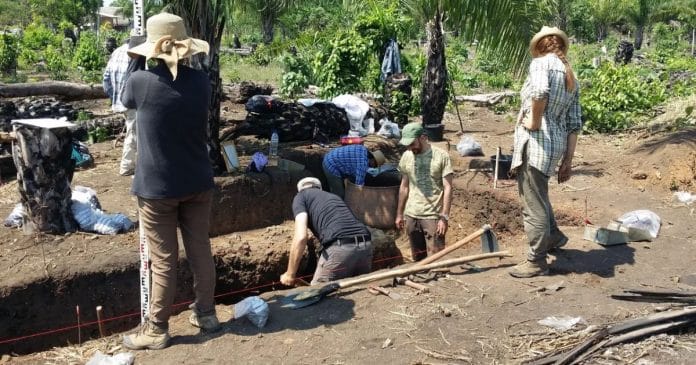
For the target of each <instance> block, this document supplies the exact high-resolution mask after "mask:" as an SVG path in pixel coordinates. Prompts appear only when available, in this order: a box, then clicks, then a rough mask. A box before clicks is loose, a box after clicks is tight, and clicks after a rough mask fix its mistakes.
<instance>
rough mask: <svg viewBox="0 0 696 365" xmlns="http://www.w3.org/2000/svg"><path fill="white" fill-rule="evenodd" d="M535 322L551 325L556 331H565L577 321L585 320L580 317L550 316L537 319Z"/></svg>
mask: <svg viewBox="0 0 696 365" xmlns="http://www.w3.org/2000/svg"><path fill="white" fill-rule="evenodd" d="M537 323H539V324H540V325H542V326H546V327H551V328H553V329H555V330H558V331H567V330H569V329H571V328H573V326H575V325H576V324H578V323H585V320H584V319H583V318H582V317H571V316H559V317H556V316H551V317H546V318H544V319H542V320H539V321H538V322H537Z"/></svg>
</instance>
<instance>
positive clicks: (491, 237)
mask: <svg viewBox="0 0 696 365" xmlns="http://www.w3.org/2000/svg"><path fill="white" fill-rule="evenodd" d="M498 251H500V247H498V238H496V237H495V233H493V232H492V231H491V230H490V229H487V230H486V231H485V232H483V234H482V235H481V252H483V253H491V252H498Z"/></svg>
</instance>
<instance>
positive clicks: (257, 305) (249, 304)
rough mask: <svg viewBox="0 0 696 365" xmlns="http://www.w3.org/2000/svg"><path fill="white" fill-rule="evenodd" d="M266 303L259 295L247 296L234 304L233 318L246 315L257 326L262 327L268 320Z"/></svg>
mask: <svg viewBox="0 0 696 365" xmlns="http://www.w3.org/2000/svg"><path fill="white" fill-rule="evenodd" d="M268 313H269V309H268V303H266V302H265V301H264V300H263V299H261V298H260V297H257V296H254V297H248V298H244V299H242V301H241V302H239V303H237V304H235V305H234V319H239V318H242V317H247V318H248V319H249V321H251V323H253V324H254V325H255V326H256V327H258V328H263V326H265V325H266V321H267V320H268Z"/></svg>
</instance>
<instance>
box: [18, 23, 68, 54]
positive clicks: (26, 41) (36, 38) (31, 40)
mask: <svg viewBox="0 0 696 365" xmlns="http://www.w3.org/2000/svg"><path fill="white" fill-rule="evenodd" d="M62 39H63V37H62V36H60V37H59V36H57V35H54V32H53V31H52V30H51V29H49V28H48V27H46V26H45V25H43V24H42V23H39V22H37V21H34V22H32V23H31V24H29V25H27V27H26V28H24V36H23V37H22V47H23V48H28V49H31V50H35V51H41V50H44V49H46V47H48V45H49V44H52V45H54V46H58V45H60V42H61V40H62Z"/></svg>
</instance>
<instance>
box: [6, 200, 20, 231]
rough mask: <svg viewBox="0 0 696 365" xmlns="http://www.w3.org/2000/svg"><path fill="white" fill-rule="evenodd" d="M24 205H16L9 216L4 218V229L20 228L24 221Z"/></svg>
mask: <svg viewBox="0 0 696 365" xmlns="http://www.w3.org/2000/svg"><path fill="white" fill-rule="evenodd" d="M24 214H25V212H24V205H22V203H17V205H15V206H14V208H13V209H12V212H10V215H8V216H7V218H5V222H4V224H5V227H21V226H22V222H23V220H24Z"/></svg>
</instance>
